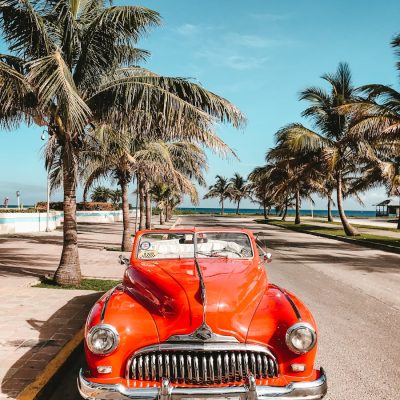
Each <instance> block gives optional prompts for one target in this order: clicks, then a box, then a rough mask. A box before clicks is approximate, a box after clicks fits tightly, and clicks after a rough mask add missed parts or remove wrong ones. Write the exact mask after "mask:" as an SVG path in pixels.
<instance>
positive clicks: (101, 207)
mask: <svg viewBox="0 0 400 400" xmlns="http://www.w3.org/2000/svg"><path fill="white" fill-rule="evenodd" d="M77 209H78V210H79V211H82V210H87V211H113V210H114V209H115V208H114V205H113V204H111V203H103V202H94V201H87V202H86V203H78V204H77Z"/></svg>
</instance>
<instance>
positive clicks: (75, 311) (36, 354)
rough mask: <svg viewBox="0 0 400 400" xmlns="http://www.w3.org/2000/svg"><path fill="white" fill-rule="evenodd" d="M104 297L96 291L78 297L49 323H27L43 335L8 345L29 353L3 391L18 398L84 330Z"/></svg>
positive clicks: (6, 377) (3, 384)
mask: <svg viewBox="0 0 400 400" xmlns="http://www.w3.org/2000/svg"><path fill="white" fill-rule="evenodd" d="M49 290H55V289H49ZM101 294H102V293H100V292H96V293H90V294H85V295H79V296H76V297H74V298H72V299H71V300H69V301H68V302H67V303H66V304H65V305H64V306H63V307H61V308H60V309H58V310H57V311H56V312H55V313H54V314H53V315H51V317H50V318H49V319H48V320H46V321H40V320H36V319H35V318H34V316H32V318H31V319H29V320H27V321H26V322H27V323H28V324H29V325H30V326H31V327H32V328H34V329H35V330H37V331H38V332H39V335H38V337H37V339H29V340H22V339H21V338H18V339H16V340H13V341H8V342H7V343H5V345H6V346H7V347H11V348H14V351H16V350H17V349H18V350H20V351H21V349H24V348H26V350H27V351H26V352H25V353H24V354H23V355H22V356H21V357H20V358H19V359H18V360H17V361H16V362H15V363H14V364H13V365H12V366H11V367H10V368H9V369H8V371H7V372H6V374H5V375H4V378H3V380H2V382H1V392H2V393H3V394H6V395H8V396H9V397H11V398H13V397H14V398H15V397H16V395H17V394H18V393H20V392H21V391H22V390H23V389H24V388H25V387H26V386H28V385H29V384H30V383H31V382H33V381H34V380H35V378H37V376H38V375H39V374H40V373H41V372H42V371H43V369H44V368H45V367H46V365H47V364H48V363H49V362H50V361H51V360H52V359H53V358H54V357H55V356H56V354H57V353H58V352H59V351H60V350H61V349H62V347H63V346H65V344H66V343H67V342H68V341H69V340H70V339H71V338H72V337H73V336H74V335H75V334H76V333H77V332H78V331H79V330H80V329H81V328H82V326H83V325H84V323H85V320H86V317H87V314H88V313H89V310H90V309H91V307H92V306H93V304H94V303H95V302H96V301H97V300H98V298H99V297H100V296H101ZM43 306H45V305H43ZM75 378H76V377H75ZM74 384H75V379H74Z"/></svg>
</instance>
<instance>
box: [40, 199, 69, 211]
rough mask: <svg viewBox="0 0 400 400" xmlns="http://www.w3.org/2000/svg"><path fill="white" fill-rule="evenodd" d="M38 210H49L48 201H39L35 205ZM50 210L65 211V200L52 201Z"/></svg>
mask: <svg viewBox="0 0 400 400" xmlns="http://www.w3.org/2000/svg"><path fill="white" fill-rule="evenodd" d="M35 208H36V210H38V211H46V210H47V201H39V202H37V203H36V205H35ZM50 210H54V211H63V210H64V202H62V201H57V202H50Z"/></svg>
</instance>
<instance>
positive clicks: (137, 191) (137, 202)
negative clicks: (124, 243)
mask: <svg viewBox="0 0 400 400" xmlns="http://www.w3.org/2000/svg"><path fill="white" fill-rule="evenodd" d="M136 182H137V181H136ZM138 213H139V184H138V183H136V206H135V236H136V232H137V228H138V226H137V223H138Z"/></svg>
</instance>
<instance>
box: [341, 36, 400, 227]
mask: <svg viewBox="0 0 400 400" xmlns="http://www.w3.org/2000/svg"><path fill="white" fill-rule="evenodd" d="M391 45H392V47H393V48H394V49H395V54H396V55H397V56H398V58H399V59H400V34H399V35H397V36H396V37H395V38H394V39H393V40H392V42H391ZM396 66H397V69H398V70H399V71H400V61H398V62H397V64H396ZM359 92H360V93H361V94H362V95H363V97H362V98H359V99H358V101H357V102H355V103H353V104H349V105H347V106H343V107H341V110H342V111H343V112H352V113H353V114H355V118H354V121H353V124H352V126H351V129H350V130H351V132H352V134H353V135H354V136H355V137H356V138H361V139H362V140H363V141H364V143H366V145H365V148H366V151H365V153H366V155H367V158H368V163H367V166H366V167H365V168H364V171H363V176H362V180H361V182H359V183H358V187H359V188H360V189H361V190H365V189H366V188H368V186H369V185H370V186H371V185H384V186H385V187H386V191H387V193H388V195H389V196H392V195H394V196H399V195H400V156H399V155H400V92H399V91H397V90H396V89H394V88H393V87H391V86H387V85H382V84H370V85H365V86H361V87H360V88H359ZM397 227H398V229H400V213H399V220H398V224H397Z"/></svg>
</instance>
